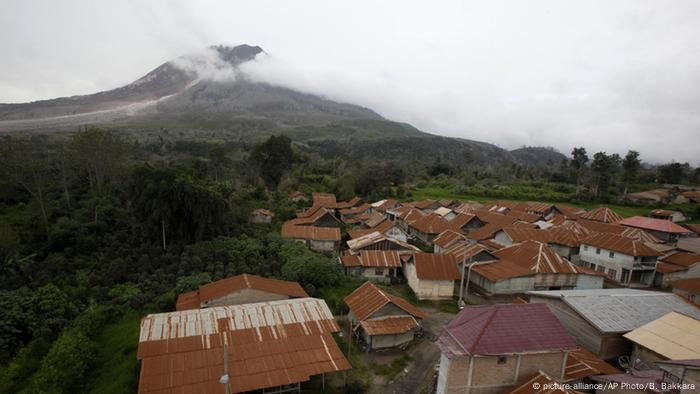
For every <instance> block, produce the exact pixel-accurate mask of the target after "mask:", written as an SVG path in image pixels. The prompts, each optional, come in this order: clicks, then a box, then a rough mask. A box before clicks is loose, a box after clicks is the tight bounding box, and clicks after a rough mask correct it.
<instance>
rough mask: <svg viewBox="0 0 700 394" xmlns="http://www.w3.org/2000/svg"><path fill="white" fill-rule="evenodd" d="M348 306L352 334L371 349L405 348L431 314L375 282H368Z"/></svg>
mask: <svg viewBox="0 0 700 394" xmlns="http://www.w3.org/2000/svg"><path fill="white" fill-rule="evenodd" d="M345 303H346V304H347V306H348V309H349V310H350V312H349V313H348V320H349V321H350V324H351V326H352V331H353V333H354V334H355V336H356V337H357V338H359V339H360V340H361V341H362V342H363V343H364V344H365V346H366V347H367V349H368V350H378V349H388V348H392V347H398V346H405V345H406V344H408V343H409V342H411V341H412V340H413V338H414V337H415V335H416V333H418V332H420V331H422V326H421V323H422V321H423V319H425V318H426V317H427V316H428V315H427V314H426V313H425V312H423V311H422V310H420V309H418V308H416V307H415V306H413V305H411V303H409V302H408V301H406V300H404V299H403V298H401V297H397V296H395V295H392V294H388V293H387V292H386V291H384V290H382V289H380V288H378V287H377V286H375V285H374V284H373V283H372V282H365V283H364V284H363V285H362V286H360V287H358V288H357V289H355V291H353V292H352V293H351V294H350V295H349V296H347V297H345Z"/></svg>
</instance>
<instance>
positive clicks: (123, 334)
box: [87, 311, 141, 394]
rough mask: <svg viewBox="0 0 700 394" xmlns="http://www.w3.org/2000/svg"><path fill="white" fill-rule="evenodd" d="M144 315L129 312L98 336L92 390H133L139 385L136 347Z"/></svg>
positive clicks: (118, 391)
mask: <svg viewBox="0 0 700 394" xmlns="http://www.w3.org/2000/svg"><path fill="white" fill-rule="evenodd" d="M140 321H141V316H140V315H139V314H138V313H137V312H136V311H129V312H127V313H126V314H125V315H124V316H122V318H121V319H119V320H117V321H115V322H112V323H108V324H107V325H106V326H105V327H104V329H102V331H101V333H100V335H99V336H98V337H97V338H95V342H96V344H97V347H98V354H97V360H96V361H95V369H94V370H93V371H92V376H93V379H92V380H91V382H90V383H89V384H88V386H87V389H88V390H87V391H88V392H90V393H114V394H120V393H133V392H136V389H137V387H138V362H137V361H136V347H137V345H138V342H139V329H140Z"/></svg>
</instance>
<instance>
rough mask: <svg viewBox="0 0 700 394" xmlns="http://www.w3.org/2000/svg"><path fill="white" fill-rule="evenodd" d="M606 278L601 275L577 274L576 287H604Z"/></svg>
mask: <svg viewBox="0 0 700 394" xmlns="http://www.w3.org/2000/svg"><path fill="white" fill-rule="evenodd" d="M604 282H605V278H604V277H602V276H600V275H583V274H579V275H576V289H577V290H579V289H602V288H603V283H604Z"/></svg>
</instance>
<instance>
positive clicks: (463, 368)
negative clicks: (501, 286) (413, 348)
mask: <svg viewBox="0 0 700 394" xmlns="http://www.w3.org/2000/svg"><path fill="white" fill-rule="evenodd" d="M437 345H438V347H439V348H440V352H441V355H440V367H439V372H438V381H437V391H436V392H437V393H438V394H449V393H455V394H456V393H470V392H471V393H481V394H491V393H503V392H505V391H507V390H508V389H509V388H514V387H517V386H519V385H521V384H522V383H525V382H526V381H527V380H529V379H530V378H531V377H532V375H533V374H536V373H538V372H539V371H543V372H544V373H546V374H548V375H549V376H552V377H554V378H556V379H563V378H564V376H565V372H566V360H567V357H568V355H569V353H570V352H572V351H574V350H575V349H576V348H577V347H578V345H577V344H576V342H575V341H574V339H573V338H571V336H570V335H569V334H568V333H567V332H566V330H565V329H564V327H562V325H561V323H559V321H558V320H557V318H556V316H555V315H554V314H552V312H550V311H549V309H547V307H546V306H545V305H541V304H495V305H479V306H468V307H466V308H464V309H462V311H461V312H459V314H458V315H457V317H455V318H454V319H453V320H452V321H451V322H450V323H448V324H447V327H445V331H444V332H443V333H442V335H440V337H439V338H438V341H437Z"/></svg>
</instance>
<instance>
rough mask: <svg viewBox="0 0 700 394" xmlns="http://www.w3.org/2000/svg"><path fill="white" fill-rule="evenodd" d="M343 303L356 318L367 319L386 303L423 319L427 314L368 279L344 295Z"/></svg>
mask: <svg viewBox="0 0 700 394" xmlns="http://www.w3.org/2000/svg"><path fill="white" fill-rule="evenodd" d="M345 303H346V304H347V305H348V308H350V310H351V311H352V313H353V314H354V315H355V317H356V318H357V319H358V320H365V319H367V318H368V317H370V316H371V315H372V314H373V313H375V312H376V311H378V310H379V309H381V308H382V307H384V305H386V304H388V303H392V304H394V305H396V306H397V307H399V308H401V309H403V310H404V311H405V312H407V313H409V314H411V315H412V316H414V317H417V318H420V319H423V318H425V317H426V316H427V315H426V313H425V312H423V311H421V310H420V309H418V308H416V307H415V306H413V305H411V304H410V303H409V302H408V301H406V300H404V299H403V298H401V297H397V296H394V295H391V294H387V293H385V292H384V291H382V290H381V289H379V288H378V287H377V286H375V285H374V284H373V283H372V282H369V281H368V282H365V283H363V284H362V286H360V287H358V288H357V289H355V291H353V292H352V293H350V295H348V296H347V297H345Z"/></svg>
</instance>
